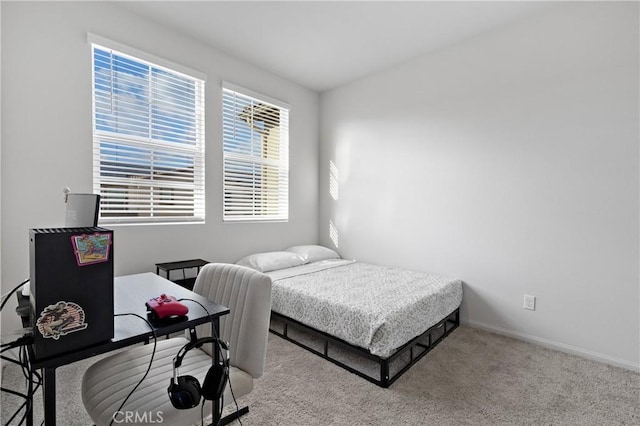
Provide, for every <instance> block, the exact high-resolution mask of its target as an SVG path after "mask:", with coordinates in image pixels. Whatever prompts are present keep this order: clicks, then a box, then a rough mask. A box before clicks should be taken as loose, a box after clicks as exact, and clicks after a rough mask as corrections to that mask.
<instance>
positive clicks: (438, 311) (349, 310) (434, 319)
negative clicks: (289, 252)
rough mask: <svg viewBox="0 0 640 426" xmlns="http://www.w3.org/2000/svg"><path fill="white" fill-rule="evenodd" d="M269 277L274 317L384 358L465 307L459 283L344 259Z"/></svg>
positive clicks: (440, 277) (283, 271) (276, 273)
mask: <svg viewBox="0 0 640 426" xmlns="http://www.w3.org/2000/svg"><path fill="white" fill-rule="evenodd" d="M268 275H270V276H271V278H272V280H273V288H272V307H271V309H272V310H273V311H275V312H277V313H280V314H282V315H286V316H287V317H289V318H293V319H295V320H298V321H300V322H302V323H303V324H306V325H308V326H311V327H313V328H315V329H317V330H320V331H324V332H325V333H328V334H331V335H332V336H335V337H338V338H340V339H342V340H345V341H347V342H349V343H351V344H353V345H355V346H360V347H362V348H365V349H368V350H369V351H370V352H371V353H372V354H374V355H378V356H380V357H382V358H386V357H388V356H390V355H391V354H392V353H393V352H394V350H395V349H396V348H398V347H400V346H402V345H403V344H404V343H406V342H408V341H409V340H411V339H412V338H414V337H416V336H418V335H420V334H422V333H424V332H425V331H426V330H427V329H428V328H429V327H431V326H433V325H435V324H436V323H438V321H440V320H442V319H443V318H444V317H445V316H447V315H448V314H450V313H451V312H453V311H454V310H455V309H456V308H457V307H459V306H460V302H461V301H462V283H461V282H460V280H455V279H451V278H447V277H443V276H440V275H433V274H428V273H424V272H415V271H410V270H406V269H399V268H390V267H385V266H378V265H372V264H367V263H361V262H354V261H349V260H342V259H340V260H326V261H321V262H315V263H310V264H307V265H303V266H298V267H295V268H287V269H282V270H279V271H273V272H269V273H268Z"/></svg>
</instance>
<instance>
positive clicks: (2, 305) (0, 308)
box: [0, 278, 29, 311]
mask: <svg viewBox="0 0 640 426" xmlns="http://www.w3.org/2000/svg"><path fill="white" fill-rule="evenodd" d="M28 282H29V278H27V279H26V280H24V281H22V282H21V283H20V284H18V285H17V286H16V287H15V288H14V289H13V290H11V291H10V292H9V293H7V295H6V296H5V299H4V300H3V301H2V304H1V305H0V311H2V308H4V305H6V304H7V301H8V300H9V298H10V297H11V295H12V294H13V293H15V292H16V291H18V289H19V288H20V287H22V286H23V285H25V284H26V283H28Z"/></svg>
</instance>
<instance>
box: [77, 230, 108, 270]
mask: <svg viewBox="0 0 640 426" xmlns="http://www.w3.org/2000/svg"><path fill="white" fill-rule="evenodd" d="M71 242H72V243H73V251H74V252H75V254H76V260H77V262H78V266H86V265H91V264H94V263H100V262H106V261H107V260H109V247H110V246H111V234H110V233H100V232H96V233H95V234H82V235H73V236H71Z"/></svg>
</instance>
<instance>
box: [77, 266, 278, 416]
mask: <svg viewBox="0 0 640 426" xmlns="http://www.w3.org/2000/svg"><path fill="white" fill-rule="evenodd" d="M193 291H194V292H196V293H198V294H200V295H202V296H205V297H207V298H208V299H209V300H211V301H213V302H216V303H218V304H220V305H223V306H226V307H228V308H229V310H230V313H229V314H228V315H225V316H223V317H221V318H220V338H222V339H223V340H225V341H227V342H229V349H230V351H229V355H230V360H229V364H230V368H229V378H230V386H229V385H227V387H226V389H225V391H224V396H223V401H224V405H228V404H231V403H233V398H232V395H231V390H233V394H234V396H235V398H240V397H241V396H243V395H246V394H248V393H249V392H251V391H252V389H253V380H254V379H257V378H259V377H260V376H262V373H263V371H264V363H265V358H266V352H267V338H268V328H269V315H270V310H271V278H269V277H268V276H267V275H264V274H262V273H260V272H257V271H255V270H253V269H249V268H245V267H243V266H238V265H231V264H213V263H211V264H208V265H206V266H204V267H203V268H202V270H201V271H200V273H199V274H198V277H197V279H196V283H195V286H194V289H193ZM210 330H211V328H210V326H209V325H208V324H207V325H204V326H198V328H197V335H198V338H202V337H205V336H210ZM186 343H188V339H186V338H184V337H175V338H170V339H166V340H163V339H158V340H157V348H156V354H155V357H154V360H153V364H152V366H151V370H150V371H149V374H148V376H147V377H146V378H145V380H144V381H143V382H142V384H141V385H140V386H139V387H138V389H137V390H136V391H135V392H134V393H133V394H132V395H131V397H130V398H129V400H128V401H127V403H126V404H125V406H124V407H123V408H122V410H121V411H122V413H120V414H119V415H118V416H117V417H116V419H117V420H118V422H122V420H123V418H124V416H125V415H127V413H128V414H129V415H130V416H131V419H132V420H131V421H135V422H136V423H135V424H154V425H157V424H158V423H160V422H162V424H167V425H185V426H187V425H192V424H197V423H199V422H200V418H201V412H200V409H201V408H200V406H198V407H195V408H191V409H188V410H177V409H175V408H174V407H173V406H172V404H171V402H170V400H169V397H168V394H167V388H168V386H169V383H170V380H171V377H172V374H173V358H174V357H175V356H176V354H177V352H178V350H179V349H180V348H181V347H182V346H184V345H185V344H186ZM210 346H211V345H208V344H207V345H205V346H203V347H202V349H193V350H190V351H189V352H188V353H187V355H186V356H185V357H184V360H183V362H182V365H181V367H180V369H179V373H180V375H181V376H182V375H191V376H194V377H195V378H197V379H198V380H199V382H200V383H203V381H204V378H205V375H206V373H207V371H208V370H209V368H210V367H211V357H210V355H209V353H208V352H206V350H210V349H209V347H210ZM152 350H153V344H148V345H144V346H137V347H135V348H132V349H127V350H124V351H122V352H119V353H117V354H115V355H112V356H109V357H107V358H104V359H102V360H100V361H97V362H96V363H95V364H93V365H92V366H90V367H89V368H88V369H87V371H86V372H85V374H84V377H83V379H82V400H83V403H84V406H85V409H86V410H87V413H88V414H89V416H90V417H91V419H92V420H93V421H94V422H95V423H96V425H98V426H103V425H109V423H110V422H111V420H112V418H113V416H114V413H115V412H116V410H117V409H118V407H119V406H120V404H121V403H122V401H123V400H124V398H126V396H127V395H128V394H129V392H130V391H131V389H133V387H134V386H135V385H136V383H138V381H139V380H140V378H141V377H142V376H143V375H144V373H145V371H146V370H147V367H148V364H149V360H150V358H151V352H152ZM204 408H205V414H204V416H205V417H206V416H207V415H209V414H211V403H210V401H207V403H206V404H205V407H204ZM246 412H248V408H247V407H245V408H244V409H243V410H242V412H241V414H245V413H246ZM234 414H235V413H234ZM234 414H232V415H230V416H231V417H232V416H233V415H234ZM231 420H232V419H231ZM113 424H117V423H116V422H113Z"/></svg>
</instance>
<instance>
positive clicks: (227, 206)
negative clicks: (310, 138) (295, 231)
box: [222, 83, 289, 221]
mask: <svg viewBox="0 0 640 426" xmlns="http://www.w3.org/2000/svg"><path fill="white" fill-rule="evenodd" d="M222 104H223V105H222V134H223V168H224V178H223V179H224V202H223V209H224V212H223V218H224V220H225V221H247V220H249V221H259V220H272V221H286V220H288V217H289V201H288V199H289V108H288V106H286V105H285V104H282V103H279V102H278V101H273V100H270V99H268V98H267V97H263V96H261V95H258V94H255V93H253V92H250V91H248V90H243V89H239V88H237V87H236V86H233V85H231V84H228V83H225V85H224V86H223V94H222Z"/></svg>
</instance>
